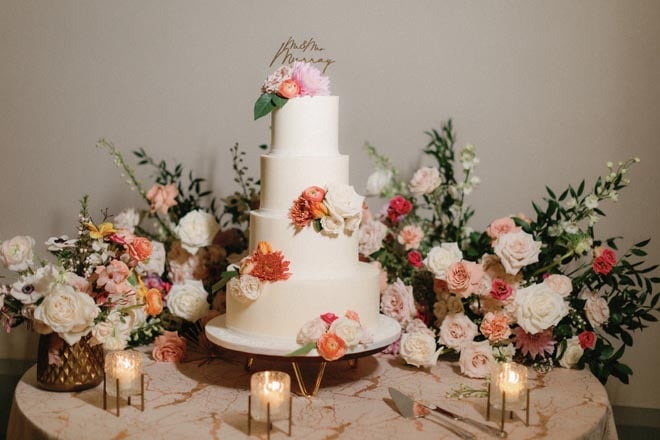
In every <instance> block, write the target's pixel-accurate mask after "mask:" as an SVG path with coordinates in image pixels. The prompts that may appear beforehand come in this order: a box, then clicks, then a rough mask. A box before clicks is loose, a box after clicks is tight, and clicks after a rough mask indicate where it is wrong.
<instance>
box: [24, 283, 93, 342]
mask: <svg viewBox="0 0 660 440" xmlns="http://www.w3.org/2000/svg"><path fill="white" fill-rule="evenodd" d="M98 314H99V308H98V307H97V306H96V304H95V303H94V300H93V299H92V297H91V296H89V295H87V294H86V293H83V292H80V291H77V290H75V289H74V288H73V287H71V286H69V285H66V284H55V285H54V286H53V288H52V290H51V291H50V293H49V294H48V295H46V297H45V298H44V300H43V301H42V302H41V304H39V305H38V306H37V308H36V309H35V310H34V319H35V320H36V321H40V322H41V323H43V324H45V325H47V326H48V327H50V328H51V329H52V330H53V331H54V332H55V333H57V334H58V335H60V337H62V339H64V340H65V341H66V342H67V344H69V345H73V344H75V343H76V342H78V341H79V340H80V338H82V337H83V336H84V335H85V334H87V333H88V332H89V330H90V328H91V326H92V325H93V323H94V319H95V318H96V317H97V316H98Z"/></svg>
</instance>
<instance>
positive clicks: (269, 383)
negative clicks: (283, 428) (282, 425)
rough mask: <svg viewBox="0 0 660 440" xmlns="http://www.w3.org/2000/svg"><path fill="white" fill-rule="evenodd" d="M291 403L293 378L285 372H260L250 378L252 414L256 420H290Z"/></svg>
mask: <svg viewBox="0 0 660 440" xmlns="http://www.w3.org/2000/svg"><path fill="white" fill-rule="evenodd" d="M290 401H291V378H290V377H289V375H288V374H286V373H284V372H283V371H260V372H258V373H254V374H253V375H252V377H251V378H250V405H251V407H250V413H251V416H252V418H254V419H255V420H257V421H259V422H266V421H267V420H268V419H270V421H273V420H282V419H290V418H291V414H290ZM269 405H270V408H268V406H269ZM269 412H270V414H268V413H269Z"/></svg>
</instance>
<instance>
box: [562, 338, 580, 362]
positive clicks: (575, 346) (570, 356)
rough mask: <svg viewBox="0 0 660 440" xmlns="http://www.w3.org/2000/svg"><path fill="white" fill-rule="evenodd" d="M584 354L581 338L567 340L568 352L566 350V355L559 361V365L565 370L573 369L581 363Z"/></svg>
mask: <svg viewBox="0 0 660 440" xmlns="http://www.w3.org/2000/svg"><path fill="white" fill-rule="evenodd" d="M583 354H584V349H583V348H582V347H581V346H580V340H579V338H578V337H577V336H573V337H572V338H571V339H567V340H566V350H564V354H563V355H562V357H561V359H559V365H561V366H562V367H564V368H573V367H575V366H576V365H577V364H578V362H580V359H582V355H583Z"/></svg>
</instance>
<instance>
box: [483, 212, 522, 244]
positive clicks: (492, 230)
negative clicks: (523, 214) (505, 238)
mask: <svg viewBox="0 0 660 440" xmlns="http://www.w3.org/2000/svg"><path fill="white" fill-rule="evenodd" d="M518 231H522V229H521V228H520V227H519V226H516V223H515V222H514V221H513V219H512V218H511V217H502V218H498V219H497V220H494V221H493V222H492V223H491V224H490V225H488V228H487V229H486V234H488V236H489V237H490V239H491V240H492V241H493V242H494V241H495V240H497V239H498V238H499V237H500V236H501V235H504V234H508V233H509V232H518Z"/></svg>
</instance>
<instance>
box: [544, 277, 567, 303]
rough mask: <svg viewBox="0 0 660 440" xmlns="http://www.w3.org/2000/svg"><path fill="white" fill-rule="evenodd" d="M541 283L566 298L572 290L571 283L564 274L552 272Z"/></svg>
mask: <svg viewBox="0 0 660 440" xmlns="http://www.w3.org/2000/svg"><path fill="white" fill-rule="evenodd" d="M543 284H545V285H547V286H548V287H550V288H551V289H552V290H554V291H555V292H557V293H558V294H560V295H561V296H562V298H566V297H567V296H568V295H570V294H571V292H572V291H573V283H572V282H571V279H570V278H569V277H567V276H566V275H559V274H552V275H550V276H548V277H546V278H545V279H544V280H543Z"/></svg>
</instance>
